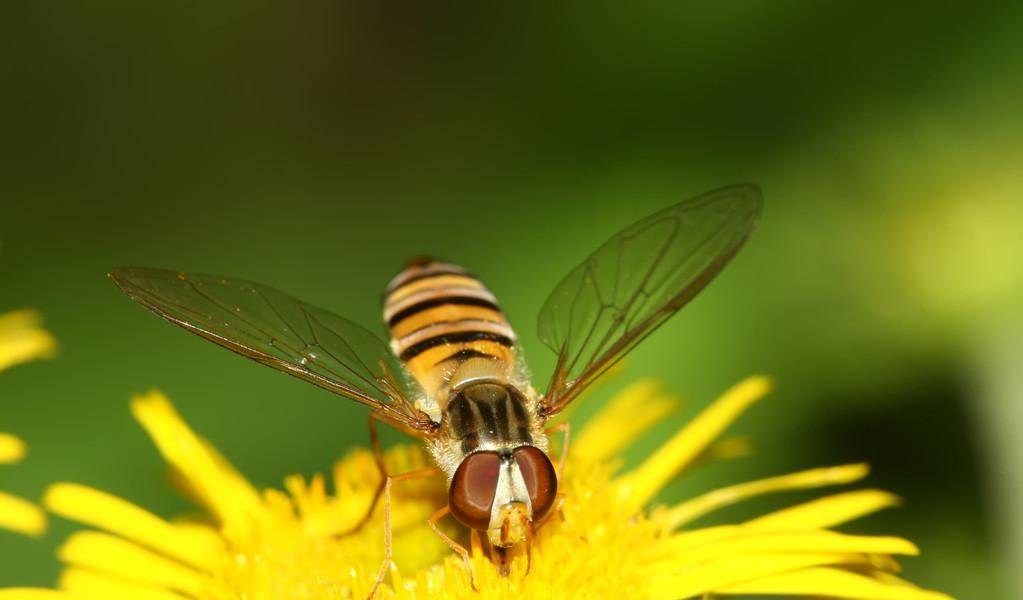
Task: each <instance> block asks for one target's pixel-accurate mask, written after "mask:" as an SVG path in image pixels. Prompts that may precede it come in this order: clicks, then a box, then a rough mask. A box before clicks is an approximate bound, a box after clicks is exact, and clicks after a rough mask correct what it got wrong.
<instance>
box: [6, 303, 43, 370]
mask: <svg viewBox="0 0 1023 600" xmlns="http://www.w3.org/2000/svg"><path fill="white" fill-rule="evenodd" d="M41 321H42V319H41V318H40V316H39V313H37V312H36V311H34V310H27V309H26V310H16V311H13V312H9V313H6V314H3V315H0V371H3V370H4V369H6V368H8V367H11V366H14V365H16V364H20V363H23V362H27V361H30V360H33V359H36V358H46V357H50V356H53V355H54V354H55V353H56V351H57V340H56V339H55V338H54V337H53V335H51V334H50V332H48V331H46V330H45V329H43V328H42V327H41V326H40V323H41Z"/></svg>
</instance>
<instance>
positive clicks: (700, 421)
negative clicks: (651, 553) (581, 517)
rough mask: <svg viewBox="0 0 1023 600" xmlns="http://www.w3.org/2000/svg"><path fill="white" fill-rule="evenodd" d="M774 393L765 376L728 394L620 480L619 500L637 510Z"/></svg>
mask: <svg viewBox="0 0 1023 600" xmlns="http://www.w3.org/2000/svg"><path fill="white" fill-rule="evenodd" d="M770 390H771V382H770V380H769V379H767V378H766V377H760V376H754V377H750V378H748V379H746V380H744V381H742V382H740V383H738V384H737V385H735V386H733V387H732V388H731V389H729V390H728V391H726V392H725V393H724V394H723V395H722V396H721V397H720V398H718V399H717V400H716V401H715V402H714V403H713V404H711V405H710V406H709V407H708V408H706V409H705V410H704V411H703V412H701V413H700V414H699V415H697V417H696V418H695V419H693V420H692V421H690V422H689V423H688V424H687V425H686V426H685V427H684V428H682V430H681V431H679V432H678V433H677V434H675V436H674V437H672V438H671V440H669V441H668V442H667V443H666V444H664V445H663V446H661V447H660V449H658V450H657V451H656V452H655V453H654V454H653V455H652V456H651V457H650V458H648V459H647V460H646V461H644V462H643V464H641V465H640V466H639V467H637V468H636V469H634V470H632V471H630V472H629V473H628V474H626V475H624V476H623V477H621V478H619V480H618V483H619V488H618V489H619V498H620V499H621V500H622V501H623V502H624V503H625V505H626V506H627V507H629V508H631V509H634V510H638V509H639V508H641V507H642V506H644V505H645V504H646V503H647V502H649V501H650V499H651V498H653V497H654V495H655V494H657V492H659V491H660V490H661V488H663V487H664V485H665V484H666V483H668V481H670V480H671V478H672V477H674V476H675V475H676V474H677V473H678V472H679V471H681V470H682V469H683V468H685V467H686V465H688V464H689V463H690V462H691V461H692V460H693V459H695V458H696V457H697V456H699V455H700V453H701V452H702V451H703V450H704V449H705V448H707V446H708V445H710V444H711V443H712V442H713V441H714V440H715V438H717V437H718V435H720V434H721V432H722V431H724V430H725V428H726V427H728V426H729V425H730V424H731V423H732V422H733V421H735V419H737V418H738V417H739V415H741V414H742V413H743V412H744V411H745V410H746V409H747V408H748V407H749V406H750V405H751V404H753V403H754V402H756V401H757V400H759V399H761V398H763V397H764V396H765V395H767V393H768V392H769V391H770Z"/></svg>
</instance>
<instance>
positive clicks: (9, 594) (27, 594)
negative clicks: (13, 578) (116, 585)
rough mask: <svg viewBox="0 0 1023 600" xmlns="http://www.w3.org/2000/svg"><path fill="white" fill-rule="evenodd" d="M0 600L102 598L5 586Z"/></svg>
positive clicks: (100, 599) (77, 599)
mask: <svg viewBox="0 0 1023 600" xmlns="http://www.w3.org/2000/svg"><path fill="white" fill-rule="evenodd" d="M0 600H103V598H102V596H95V595H90V594H73V593H69V592H64V591H60V590H46V589H41V588H5V589H2V590H0Z"/></svg>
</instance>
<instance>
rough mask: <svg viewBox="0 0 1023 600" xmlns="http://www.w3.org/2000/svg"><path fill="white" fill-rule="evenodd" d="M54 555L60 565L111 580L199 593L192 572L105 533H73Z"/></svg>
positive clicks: (197, 580)
mask: <svg viewBox="0 0 1023 600" xmlns="http://www.w3.org/2000/svg"><path fill="white" fill-rule="evenodd" d="M57 555H58V557H59V558H60V560H62V561H63V562H66V563H68V564H71V565H75V566H78V567H84V568H86V569H90V570H93V571H97V572H99V573H106V574H109V575H110V576H112V577H113V578H115V579H116V578H122V579H125V580H128V581H133V582H138V583H143V584H149V585H152V586H159V587H167V588H171V589H173V590H178V591H182V592H185V593H186V594H191V595H193V596H195V595H198V594H199V592H200V591H201V590H202V579H201V577H200V575H199V574H198V573H197V572H195V571H193V570H192V569H190V568H188V567H186V566H184V565H181V564H179V563H176V562H174V561H172V560H170V559H168V558H164V557H163V556H160V555H158V554H155V553H153V552H150V551H149V550H146V549H144V548H142V547H141V546H137V545H135V544H133V543H131V542H128V541H125V540H122V539H120V538H117V537H114V536H112V535H108V534H105V533H98V532H95V531H80V532H78V533H74V534H72V535H71V536H70V537H69V538H68V540H67V541H66V542H65V543H64V545H63V546H61V547H60V549H59V550H58V551H57Z"/></svg>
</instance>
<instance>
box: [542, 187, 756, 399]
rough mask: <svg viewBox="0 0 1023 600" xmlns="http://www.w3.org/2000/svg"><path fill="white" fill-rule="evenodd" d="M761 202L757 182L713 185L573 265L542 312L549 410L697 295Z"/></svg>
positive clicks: (747, 231)
mask: <svg viewBox="0 0 1023 600" xmlns="http://www.w3.org/2000/svg"><path fill="white" fill-rule="evenodd" d="M762 204H763V201H762V199H761V197H760V191H759V190H758V189H757V188H756V187H754V186H752V185H737V186H732V187H727V188H722V189H719V190H715V191H713V192H708V193H706V194H704V195H702V196H698V197H696V198H692V199H689V200H686V201H684V202H681V203H679V204H676V205H675V206H672V207H669V208H666V209H664V210H662V211H660V212H658V213H655V214H653V215H650V216H649V217H647V218H645V219H643V220H642V221H639V222H638V223H635V224H633V225H631V226H630V227H627V228H626V229H624V230H622V231H621V232H619V233H618V234H617V235H615V236H614V237H612V238H611V239H610V240H608V241H607V242H605V243H604V244H603V245H602V246H600V247H599V248H597V250H596V251H595V252H594V253H593V254H591V255H590V256H589V257H587V258H586V260H584V261H583V262H582V264H580V265H579V266H578V267H576V268H575V269H573V270H572V271H571V272H570V273H569V274H568V275H567V276H566V277H565V278H564V279H563V280H562V281H561V283H559V284H558V286H557V287H556V288H555V289H554V292H553V293H551V295H550V297H548V299H547V302H546V303H544V306H543V308H542V309H541V311H540V317H539V335H540V339H541V340H542V341H543V343H544V344H546V345H547V346H548V347H550V348H551V349H552V350H554V351H555V352H556V353H557V354H558V362H557V365H556V367H555V372H554V376H553V378H552V380H551V384H550V387H549V388H548V391H547V394H546V395H545V397H544V404H543V406H542V407H541V408H542V410H543V411H544V413H545V414H547V415H552V414H555V413H557V412H559V411H560V410H561V409H562V408H564V406H565V405H566V404H568V403H569V402H571V401H572V399H573V398H575V397H576V396H577V395H578V394H579V392H580V391H582V389H583V388H585V387H586V386H587V385H589V384H590V383H591V382H592V381H593V380H594V379H596V378H597V377H598V376H599V375H600V374H601V373H603V372H604V371H605V370H606V369H607V368H608V367H610V366H611V365H613V364H614V363H615V362H616V361H617V360H618V359H620V358H621V357H622V356H623V355H624V354H625V353H627V352H628V351H629V350H631V349H632V348H633V347H634V346H635V345H636V344H637V343H639V342H640V341H641V340H642V339H643V338H644V337H646V336H647V335H648V334H649V333H650V332H651V331H653V330H654V329H656V328H657V327H658V326H659V325H660V324H661V323H663V322H664V321H665V320H667V319H668V318H669V317H671V316H672V315H673V314H675V312H676V311H678V310H679V309H680V308H682V307H683V306H685V304H686V303H687V302H689V301H690V300H691V299H692V298H693V297H694V296H696V294H698V293H699V292H700V290H702V289H703V288H704V287H705V286H706V285H707V284H708V283H709V282H710V281H711V280H712V279H713V278H714V276H715V275H717V274H718V273H719V272H720V271H721V269H722V268H724V266H725V265H726V264H727V263H728V261H729V260H730V259H731V258H732V257H733V256H734V255H735V253H736V252H737V251H738V250H739V248H740V247H741V246H742V244H743V242H745V241H746V238H747V237H748V236H749V234H750V233H751V232H752V230H753V227H754V226H755V224H756V220H757V218H758V217H759V215H760V210H761V206H762Z"/></svg>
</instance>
